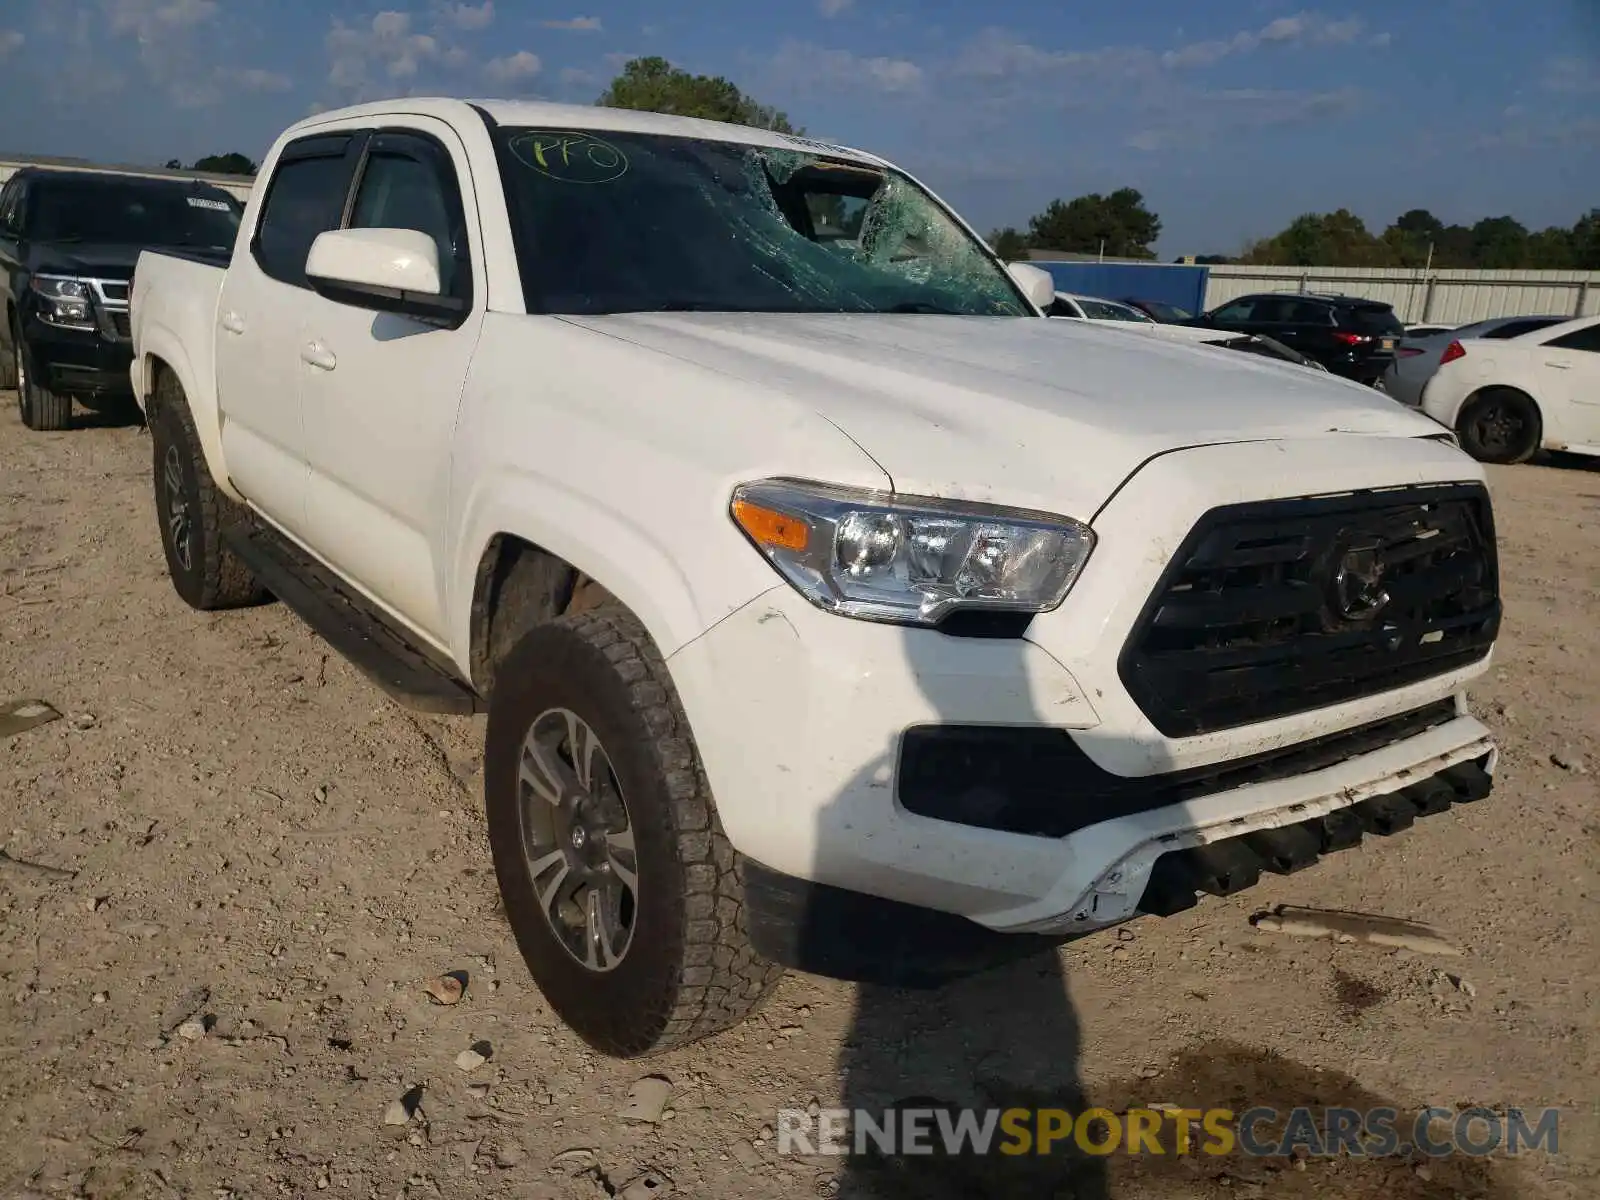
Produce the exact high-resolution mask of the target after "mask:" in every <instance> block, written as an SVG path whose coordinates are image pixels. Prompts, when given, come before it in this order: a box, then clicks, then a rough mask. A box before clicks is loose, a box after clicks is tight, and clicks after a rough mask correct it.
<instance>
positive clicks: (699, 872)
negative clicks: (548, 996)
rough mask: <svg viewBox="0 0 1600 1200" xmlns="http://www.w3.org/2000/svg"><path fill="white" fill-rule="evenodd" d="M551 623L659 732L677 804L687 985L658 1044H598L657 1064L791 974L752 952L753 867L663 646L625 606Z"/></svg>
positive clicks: (669, 1001) (655, 753) (663, 1021)
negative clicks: (723, 812) (597, 660)
mask: <svg viewBox="0 0 1600 1200" xmlns="http://www.w3.org/2000/svg"><path fill="white" fill-rule="evenodd" d="M551 624H553V625H556V626H560V627H564V628H565V629H567V630H570V631H571V632H572V633H573V634H574V635H575V636H576V637H577V638H579V639H580V640H581V641H582V642H584V643H585V644H587V645H588V646H589V647H590V648H592V649H594V650H596V651H598V652H599V653H600V654H601V655H602V656H604V658H605V659H606V660H607V661H608V662H609V663H610V664H611V668H612V670H613V671H614V672H615V673H616V674H617V676H618V677H620V678H621V680H622V681H623V682H624V683H625V684H626V685H627V693H628V698H629V700H628V702H629V708H630V709H631V711H632V713H633V715H634V716H635V717H637V718H638V719H639V721H640V722H641V723H642V724H643V725H644V727H645V728H646V729H647V730H649V733H650V743H649V746H648V753H649V755H650V756H651V757H652V758H653V759H654V760H655V764H656V768H657V770H658V771H659V772H660V774H661V777H662V779H663V781H664V783H665V790H666V792H667V795H668V798H669V803H670V807H671V813H670V815H671V819H672V824H673V826H674V828H675V830H676V839H677V857H678V861H679V862H680V863H681V865H682V867H683V873H684V881H685V889H686V890H685V897H684V903H685V918H686V920H685V924H684V944H683V946H682V950H681V954H680V955H679V956H678V957H679V963H680V966H679V970H678V977H677V979H676V981H675V983H674V985H673V986H672V987H670V988H667V989H664V990H663V995H662V1000H663V1001H664V1003H665V1007H664V1009H662V1010H659V1011H658V1012H657V1014H656V1020H655V1021H652V1022H651V1024H659V1026H660V1032H659V1033H657V1034H656V1035H655V1036H654V1037H653V1038H652V1039H651V1040H650V1041H649V1042H648V1044H638V1043H631V1044H625V1043H620V1042H619V1043H613V1044H596V1045H595V1048H596V1049H597V1050H599V1051H601V1052H602V1053H607V1054H611V1055H614V1056H617V1057H627V1058H642V1057H651V1056H655V1055H658V1054H662V1053H665V1052H667V1051H669V1050H673V1049H676V1048H678V1047H681V1046H685V1045H688V1044H689V1043H691V1042H696V1041H699V1040H701V1039H703V1038H706V1037H710V1036H712V1035H713V1034H717V1033H720V1032H722V1031H724V1030H726V1029H729V1028H731V1027H733V1026H734V1025H737V1024H739V1023H740V1022H741V1021H743V1020H744V1019H745V1018H747V1017H749V1016H750V1015H751V1014H752V1013H754V1012H755V1011H756V1010H757V1009H758V1008H759V1007H760V1006H761V1005H762V1004H763V1003H764V1002H765V1001H766V1000H767V998H768V997H769V996H770V995H771V993H772V990H773V988H774V987H776V985H777V983H778V981H779V979H781V978H782V976H783V973H784V972H783V967H782V966H780V965H778V964H775V963H771V962H768V961H767V960H765V959H763V958H761V957H760V956H758V955H757V954H756V952H755V949H754V947H753V946H752V944H751V940H750V931H749V925H748V916H747V910H746V907H745V901H744V896H745V892H744V867H743V862H742V859H741V856H740V855H739V853H738V852H737V851H736V850H735V849H734V848H733V845H732V843H730V842H729V841H728V837H727V834H726V833H724V832H723V829H722V822H721V820H720V819H719V818H718V816H717V810H716V804H715V802H714V801H713V799H712V796H711V788H710V785H709V783H708V782H707V780H706V775H705V769H704V767H703V766H702V764H701V762H700V756H699V754H698V753H697V752H696V750H695V746H694V740H693V737H692V736H691V734H690V731H689V722H688V718H687V717H686V716H685V715H684V712H683V708H682V705H681V704H680V703H679V701H678V697H677V693H676V690H675V689H674V688H673V686H672V683H671V677H670V675H669V674H668V672H667V666H666V662H665V660H664V659H663V658H662V656H661V653H660V651H659V650H658V649H657V648H656V645H655V642H654V641H653V640H652V639H651V637H650V635H649V634H648V633H647V632H646V631H645V629H644V626H643V625H642V624H641V623H640V621H639V619H638V618H637V617H635V616H634V615H633V614H632V613H631V612H629V611H628V609H626V608H625V607H623V606H622V605H621V604H616V603H610V604H605V605H602V606H600V607H598V608H594V609H590V610H588V611H585V612H582V613H577V614H570V615H567V616H563V617H558V618H556V620H555V621H554V622H552V623H551ZM532 632H534V633H537V632H538V630H537V628H536V629H535V630H534V631H532ZM634 819H635V820H636V821H637V820H638V816H637V814H635V817H634ZM591 1044H594V1043H591Z"/></svg>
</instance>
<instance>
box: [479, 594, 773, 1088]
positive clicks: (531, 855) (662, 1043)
mask: <svg viewBox="0 0 1600 1200" xmlns="http://www.w3.org/2000/svg"><path fill="white" fill-rule="evenodd" d="M495 680H496V682H495V685H494V690H493V693H492V695H491V698H490V702H489V726H488V733H487V737H486V739H485V748H484V801H485V806H486V808H487V811H488V824H489V845H490V848H491V849H492V851H493V853H494V866H495V874H496V876H497V878H498V880H499V884H500V894H501V898H502V900H503V901H504V904H505V910H506V915H507V917H508V918H509V920H510V922H511V929H512V932H513V933H514V934H515V935H516V939H517V946H518V948H519V949H520V950H521V951H522V956H523V959H524V960H525V961H526V962H527V965H528V970H529V972H530V973H531V974H532V976H533V979H534V982H535V983H537V984H538V986H539V989H540V990H541V991H542V992H543V993H544V995H545V998H546V1000H548V1001H549V1003H550V1006H551V1007H552V1008H553V1009H555V1011H556V1014H557V1015H558V1016H560V1018H561V1019H562V1020H563V1021H564V1022H565V1023H566V1024H567V1025H568V1026H569V1027H570V1028H571V1029H572V1030H573V1031H574V1032H576V1033H577V1034H578V1036H579V1037H581V1038H582V1039H583V1040H584V1041H585V1042H587V1043H588V1044H589V1045H590V1046H591V1047H593V1048H594V1049H595V1050H597V1051H599V1052H601V1053H603V1054H608V1055H612V1056H614V1057H618V1058H633V1057H638V1056H641V1055H646V1054H653V1053H657V1052H660V1051H663V1050H668V1049H671V1048H673V1047H675V1046H681V1045H684V1044H686V1043H688V1042H692V1041H696V1040H698V1039H700V1038H703V1037H707V1036H709V1035H711V1034H714V1033H717V1032H720V1031H721V1030H723V1029H727V1028H728V1027H730V1026H732V1025H734V1024H737V1023H738V1022H739V1021H741V1020H742V1019H744V1017H745V1016H747V1015H748V1014H749V1013H751V1012H752V1011H754V1010H755V1008H756V1007H757V1006H758V1005H759V1004H760V1003H761V1002H762V1001H763V1000H764V999H765V998H766V997H767V995H768V994H769V993H770V992H771V990H772V988H773V986H774V985H775V984H776V983H777V981H778V979H779V977H780V976H781V974H782V969H781V968H779V967H777V966H775V965H773V964H771V963H768V962H766V961H765V960H763V959H761V958H760V957H758V956H757V954H756V953H755V951H754V949H753V948H752V947H751V945H750V941H749V938H748V935H747V932H746V925H745V920H746V917H745V911H744V888H743V870H742V865H741V862H740V859H739V856H738V854H737V853H736V852H735V851H734V849H733V847H732V846H731V845H730V844H729V843H728V840H727V837H726V836H725V835H724V834H723V832H722V826H721V823H720V822H719V821H718V819H717V814H716V808H715V805H714V804H713V802H712V798H711V793H710V789H709V787H708V786H707V784H706V779H705V774H704V772H703V771H702V769H701V767H700V763H699V756H698V755H697V754H696V752H695V748H694V742H693V739H692V738H691V736H690V733H689V727H688V722H687V721H686V719H685V718H684V715H683V711H682V709H681V708H680V707H679V704H678V701H677V698H676V695H675V693H674V691H673V688H672V683H671V680H670V678H669V677H668V674H667V670H666V664H665V663H664V662H663V661H662V659H661V655H660V653H659V652H658V651H657V650H656V648H655V645H654V643H653V642H651V640H650V638H649V635H648V634H646V633H645V631H644V628H643V627H642V626H641V625H640V624H639V622H638V620H637V618H635V617H634V616H633V615H632V614H631V613H630V612H628V611H627V610H626V609H624V608H622V607H621V606H619V605H616V604H607V605H604V606H602V607H600V608H597V609H593V610H591V611H589V612H585V613H582V614H575V615H570V616H565V617H561V618H559V619H557V620H555V621H552V622H550V623H549V624H546V625H541V626H538V627H536V628H535V629H533V630H532V631H531V632H529V633H528V634H526V635H525V636H524V637H523V638H522V640H521V641H520V642H518V643H517V645H516V646H515V647H514V648H513V649H512V651H511V652H510V654H508V655H507V657H506V660H505V662H504V663H502V664H501V665H500V666H499V667H498V668H497V669H496V671H495Z"/></svg>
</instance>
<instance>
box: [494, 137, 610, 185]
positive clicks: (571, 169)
mask: <svg viewBox="0 0 1600 1200" xmlns="http://www.w3.org/2000/svg"><path fill="white" fill-rule="evenodd" d="M510 145H511V153H512V154H514V155H516V158H517V161H518V162H520V163H521V164H522V165H523V166H525V167H530V168H532V169H533V170H535V171H537V172H539V174H541V175H548V176H549V177H550V178H551V179H559V180H560V181H561V182H562V183H610V182H611V181H612V180H613V179H620V178H621V177H622V176H623V175H624V174H626V173H627V170H628V156H627V155H626V154H624V153H623V152H622V151H621V150H619V149H618V148H617V147H615V146H613V145H612V144H611V143H610V142H607V141H602V140H601V139H600V138H597V137H595V136H594V134H592V133H577V132H573V131H570V130H569V131H564V132H563V131H557V130H543V129H533V130H529V131H527V132H525V133H519V134H517V135H516V136H515V137H513V138H512V139H511V142H510Z"/></svg>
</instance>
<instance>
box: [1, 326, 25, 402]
mask: <svg viewBox="0 0 1600 1200" xmlns="http://www.w3.org/2000/svg"><path fill="white" fill-rule="evenodd" d="M6 333H7V334H9V335H10V338H11V344H10V345H9V346H8V347H7V348H6V352H5V353H4V354H0V388H14V387H16V386H17V355H18V353H20V351H19V350H18V347H19V346H21V345H22V339H21V338H20V337H18V336H17V325H16V322H15V321H7V322H6Z"/></svg>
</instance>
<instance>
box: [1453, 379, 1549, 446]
mask: <svg viewBox="0 0 1600 1200" xmlns="http://www.w3.org/2000/svg"><path fill="white" fill-rule="evenodd" d="M1456 436H1457V437H1458V438H1460V439H1461V448H1462V449H1463V450H1465V451H1466V452H1467V453H1468V454H1470V455H1472V457H1473V458H1475V459H1477V460H1478V461H1479V462H1486V463H1520V462H1527V461H1528V459H1530V458H1532V457H1533V456H1534V454H1535V453H1537V452H1538V449H1539V443H1540V441H1541V440H1543V436H1544V430H1543V424H1542V422H1541V420H1540V417H1539V406H1538V405H1537V404H1535V403H1534V402H1533V398H1532V397H1531V396H1529V395H1527V394H1526V393H1524V392H1519V391H1516V390H1515V389H1513V388H1490V389H1488V390H1487V391H1484V392H1480V393H1479V394H1478V395H1476V396H1474V397H1473V398H1472V399H1471V400H1469V401H1467V403H1466V404H1465V405H1463V406H1462V409H1461V415H1460V416H1459V417H1457V418H1456Z"/></svg>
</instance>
